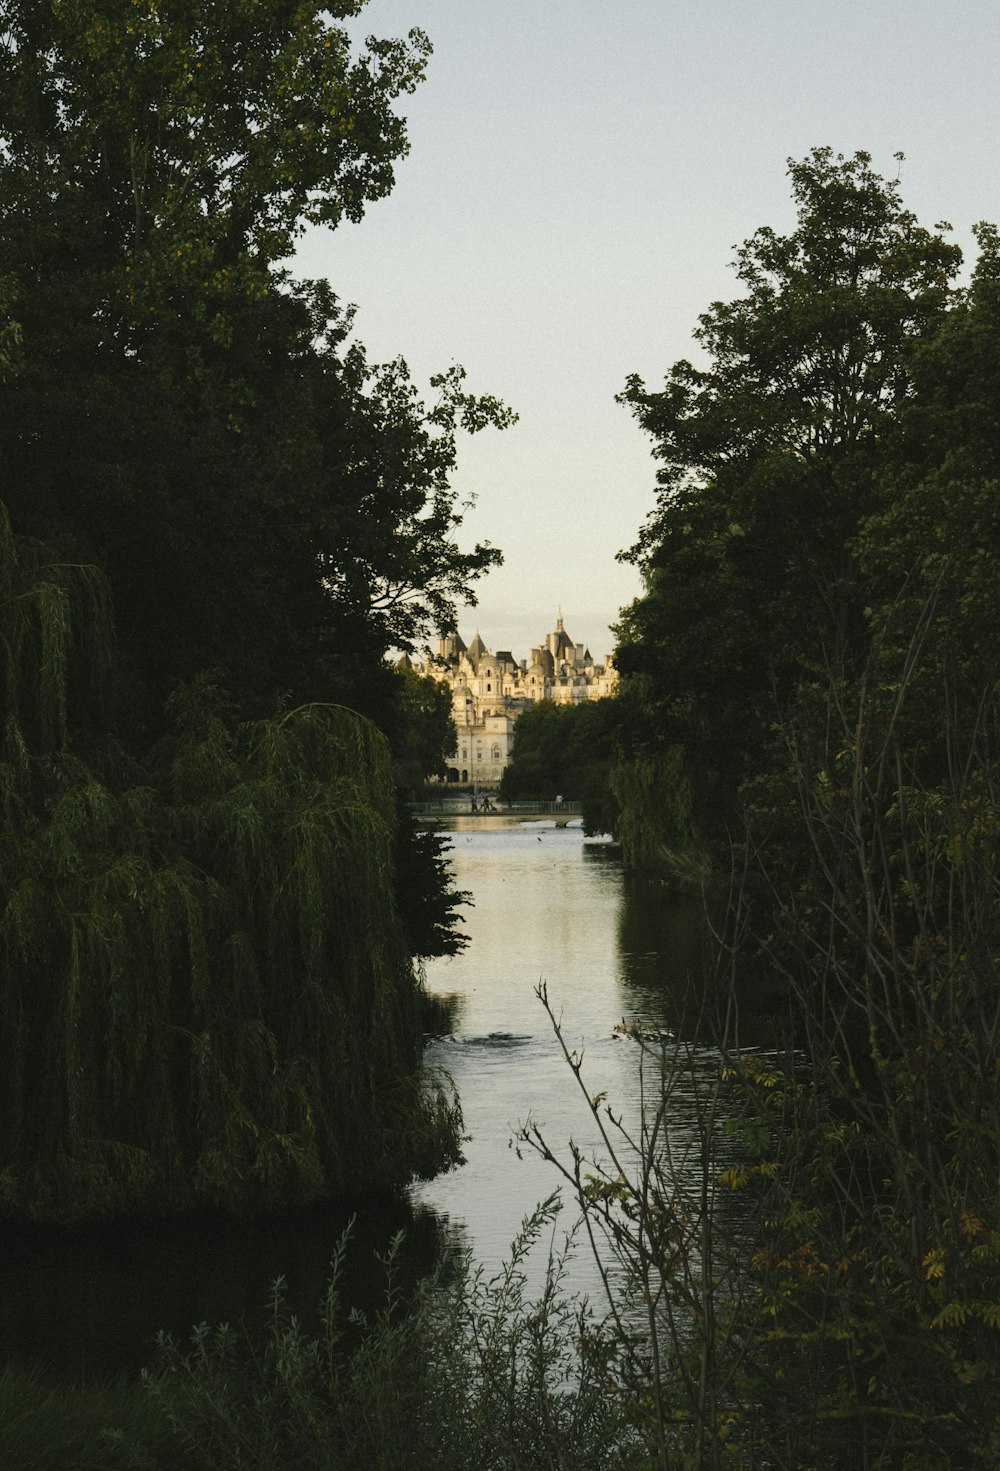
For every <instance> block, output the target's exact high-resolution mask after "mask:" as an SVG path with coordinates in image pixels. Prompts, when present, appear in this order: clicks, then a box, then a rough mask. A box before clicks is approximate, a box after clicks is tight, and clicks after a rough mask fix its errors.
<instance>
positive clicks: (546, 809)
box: [410, 796, 582, 827]
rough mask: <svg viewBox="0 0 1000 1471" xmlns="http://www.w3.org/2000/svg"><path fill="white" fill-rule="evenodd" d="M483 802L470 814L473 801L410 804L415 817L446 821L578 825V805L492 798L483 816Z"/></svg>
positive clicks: (447, 799) (451, 799)
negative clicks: (547, 821)
mask: <svg viewBox="0 0 1000 1471" xmlns="http://www.w3.org/2000/svg"><path fill="white" fill-rule="evenodd" d="M482 800H483V799H482V798H481V797H479V798H477V800H476V810H475V812H473V810H472V798H471V797H470V796H463V797H442V798H441V799H440V800H439V801H436V802H411V803H410V810H411V812H413V813H414V814H415V816H417V817H448V818H479V817H487V818H493V819H497V818H499V819H501V820H505V821H510V822H524V821H525V819H527V820H528V821H530V820H531V819H532V818H533V817H535V818H541V819H545V818H552V819H553V820H554V822H555V824H556V827H566V826H567V824H569V823H570V822H579V821H580V813H581V810H582V808H581V804H580V803H579V802H565V801H564V802H497V801H494V800H493V799H492V798H491V799H490V805H489V807H488V808H487V809H486V811H485V812H484V811H483V809H482V807H481V805H480V804H481V803H482Z"/></svg>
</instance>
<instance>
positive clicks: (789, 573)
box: [617, 148, 961, 833]
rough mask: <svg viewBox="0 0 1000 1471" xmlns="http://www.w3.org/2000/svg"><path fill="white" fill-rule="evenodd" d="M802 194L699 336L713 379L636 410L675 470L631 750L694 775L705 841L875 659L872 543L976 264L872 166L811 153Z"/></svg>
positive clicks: (635, 662)
mask: <svg viewBox="0 0 1000 1471" xmlns="http://www.w3.org/2000/svg"><path fill="white" fill-rule="evenodd" d="M789 177H790V180H791V187H792V197H793V201H794V204H795V209H796V228H795V229H794V231H792V233H791V234H789V235H780V234H778V233H776V232H775V231H774V230H772V229H769V228H763V229H760V230H758V231H757V232H756V234H754V235H753V236H752V237H751V238H750V239H749V240H748V241H747V242H746V243H745V244H744V245H743V246H742V248H741V249H740V250H739V251H738V253H737V258H736V263H735V271H736V278H737V280H738V281H739V283H740V285H741V286H742V288H743V291H742V294H741V295H740V296H738V297H737V298H735V299H734V300H732V301H730V302H716V303H714V304H713V305H712V307H711V308H710V309H709V310H708V311H707V312H706V313H705V314H704V315H703V316H702V317H701V318H700V324H699V327H698V329H697V331H696V333H695V337H696V339H697V340H698V342H699V343H700V345H701V347H702V348H703V350H704V352H705V355H706V357H707V365H706V366H705V367H700V368H698V367H694V366H693V365H692V364H691V363H689V362H681V363H677V364H675V366H674V367H673V369H672V370H671V372H670V373H669V375H668V377H667V380H666V384H665V386H664V387H663V388H662V389H660V390H655V391H653V390H647V388H646V387H645V385H644V384H643V383H642V382H641V381H640V380H639V379H638V378H634V377H633V378H631V379H630V380H629V381H628V383H627V385H626V388H625V391H624V393H623V394H622V401H623V402H625V403H626V404H628V405H629V407H631V409H632V411H633V413H634V414H635V416H636V418H637V420H638V422H639V423H640V425H641V427H642V428H643V429H644V430H645V431H646V432H647V433H648V434H649V435H650V436H651V437H652V440H653V446H654V451H653V452H654V455H655V456H656V458H657V460H658V462H659V469H658V472H657V482H658V490H657V506H656V510H655V511H654V512H653V515H652V516H651V517H650V519H649V521H648V523H647V525H646V527H645V528H644V529H643V531H642V533H641V534H640V537H639V540H638V542H637V543H636V545H635V546H634V547H633V548H632V550H631V552H630V553H628V555H629V556H630V557H631V558H632V559H633V560H634V561H636V562H637V564H638V565H639V566H640V568H641V569H642V572H643V575H644V579H645V584H646V591H645V593H644V595H643V596H642V597H641V598H640V599H638V600H637V601H636V602H635V603H634V604H633V605H632V606H631V607H630V608H628V609H626V610H625V612H624V615H623V620H622V624H621V627H620V630H619V633H620V644H619V650H618V654H617V663H618V666H619V669H620V670H621V671H622V673H623V675H624V676H625V683H626V688H625V690H624V692H623V693H624V705H623V710H627V711H628V712H629V719H628V720H627V722H626V724H625V726H624V729H625V731H626V733H627V739H628V740H629V741H630V742H631V744H632V748H633V750H634V753H635V755H636V757H637V758H640V759H645V758H646V757H648V756H649V755H650V754H655V753H656V752H657V751H661V752H662V751H666V750H668V749H670V748H673V749H674V750H675V752H676V753H677V755H676V757H675V758H672V759H680V753H684V760H683V762H682V764H683V765H684V766H685V769H686V772H687V775H686V780H687V782H688V784H689V786H690V791H691V800H692V802H693V804H694V806H693V808H692V810H691V814H689V816H691V817H692V818H693V820H694V821H695V824H696V826H700V828H701V829H702V830H703V831H705V832H706V833H707V832H709V831H711V830H713V828H714V829H715V830H718V828H719V825H720V824H722V825H724V824H725V823H726V821H727V820H728V814H729V813H730V812H731V811H732V807H733V803H734V801H735V800H736V796H737V793H738V791H739V788H740V783H741V782H742V781H743V780H744V779H745V778H747V777H748V776H749V775H751V774H753V773H755V771H756V770H757V768H758V766H759V764H760V762H761V761H762V760H764V759H765V756H764V752H765V748H766V747H767V745H768V743H769V741H770V739H771V736H770V732H771V728H772V725H773V719H774V712H775V711H776V710H777V709H780V708H783V707H786V706H787V705H788V703H789V702H790V701H791V700H792V699H793V698H794V696H795V692H796V691H797V690H799V689H800V688H801V687H802V685H803V684H805V683H808V682H809V681H810V680H812V679H814V678H816V677H817V675H823V672H824V670H825V669H836V670H838V671H840V672H842V673H843V672H846V671H848V670H849V669H856V668H857V667H858V664H859V661H860V662H863V661H864V658H865V657H866V650H867V634H866V624H865V607H866V604H867V597H866V594H865V590H864V588H863V585H862V580H861V578H860V576H859V571H858V565H857V551H856V545H855V543H856V537H857V535H858V532H859V528H860V526H861V525H862V523H863V522H864V520H865V519H866V518H867V517H868V516H870V515H872V514H874V513H875V512H876V511H877V510H878V509H879V507H880V505H881V503H882V502H881V494H882V490H881V488H882V486H883V484H884V481H885V475H886V473H887V469H888V466H889V465H890V464H891V463H892V455H893V447H894V444H895V442H896V438H897V435H898V431H899V426H900V421H901V416H902V415H903V413H904V411H905V410H906V408H907V405H908V404H909V402H910V400H911V398H912V395H913V393H914V391H915V379H916V374H917V371H918V367H917V364H918V361H919V358H918V353H919V350H920V348H921V346H922V345H925V344H927V343H929V342H930V341H931V340H932V339H933V338H934V337H935V334H936V333H937V332H938V331H939V330H940V329H941V328H942V327H943V324H944V323H945V321H946V319H947V317H948V313H949V309H950V307H951V306H952V305H953V303H954V301H955V293H954V287H953V284H952V283H953V279H954V277H955V274H956V272H957V270H958V266H959V263H960V258H961V257H960V252H959V250H958V248H957V247H956V246H955V245H953V244H951V243H949V241H948V240H947V239H946V236H945V231H946V228H947V227H945V226H941V227H938V228H935V229H934V230H927V229H925V228H924V227H922V226H920V225H919V224H918V222H917V221H916V219H915V218H914V216H913V215H912V214H911V213H910V212H909V211H908V210H906V209H905V208H904V206H903V204H902V200H901V196H900V191H899V185H898V183H897V182H895V181H887V180H885V179H883V178H881V177H880V176H879V175H878V174H876V173H875V172H874V171H873V169H872V167H871V160H870V157H869V155H868V154H865V153H857V154H855V155H854V156H853V157H850V158H844V157H842V156H840V155H834V153H833V152H832V151H831V150H830V149H827V148H823V149H816V150H814V151H813V152H812V153H811V154H810V155H809V156H808V157H807V158H805V159H803V160H801V161H794V160H793V161H791V162H790V164H789ZM682 826H683V824H682Z"/></svg>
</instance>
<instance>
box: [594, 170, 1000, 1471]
mask: <svg viewBox="0 0 1000 1471" xmlns="http://www.w3.org/2000/svg"><path fill="white" fill-rule="evenodd" d="M790 176H791V180H792V190H793V197H794V200H795V204H796V209H797V224H796V228H795V230H794V232H793V233H791V234H790V235H788V236H779V235H777V234H775V233H774V232H773V231H771V230H760V231H758V232H757V234H756V235H754V236H753V238H752V239H751V240H750V241H748V242H747V244H746V245H745V246H744V248H743V249H742V251H741V252H740V253H739V255H738V258H737V275H738V278H739V280H740V281H741V283H742V285H743V287H744V294H743V295H742V296H741V297H740V298H739V299H737V300H735V301H733V302H730V303H716V304H715V305H714V306H713V307H712V308H711V309H710V311H709V312H708V313H706V315H705V316H704V317H702V319H701V328H700V330H699V332H698V334H697V335H698V337H699V340H700V342H701V344H702V346H703V347H704V349H705V350H706V354H707V358H708V365H707V366H706V367H704V368H699V369H696V368H694V367H692V366H691V365H690V364H686V363H682V364H678V365H677V366H675V368H674V369H673V370H672V372H671V374H670V375H669V377H668V379H667V384H666V387H665V388H664V389H663V390H662V391H660V392H648V391H647V390H646V388H645V387H644V385H643V384H641V383H640V382H639V381H638V380H632V381H631V382H630V383H629V385H628V387H627V390H626V393H625V395H624V397H625V399H626V401H627V402H629V403H630V404H631V406H632V408H633V410H634V411H635V413H636V415H637V417H638V419H639V421H640V423H641V424H642V425H643V427H644V428H645V429H646V430H647V431H648V432H649V433H650V434H651V435H652V436H653V439H654V444H655V452H656V454H657V457H658V458H659V460H660V461H661V470H660V475H659V480H660V491H659V498H658V506H657V510H656V511H655V513H654V515H653V517H652V518H651V520H650V522H649V524H648V525H647V527H646V528H645V530H644V532H643V533H642V536H641V538H640V541H639V543H638V545H637V546H636V548H635V549H634V550H633V553H632V555H633V556H634V557H635V558H636V560H637V561H638V562H639V564H640V565H641V566H642V568H643V572H644V576H645V592H644V595H643V596H642V597H641V598H640V599H639V600H638V601H637V602H636V603H635V604H634V605H633V606H632V607H631V608H630V609H628V610H626V613H625V616H624V620H623V624H622V629H621V632H622V644H621V647H620V650H619V655H618V664H619V668H620V670H621V672H622V676H623V678H622V686H623V687H622V693H621V697H620V699H619V701H618V702H617V709H618V712H619V726H618V733H617V740H618V760H617V764H616V766H615V768H614V769H613V771H612V775H611V784H612V787H613V789H614V791H615V794H616V796H617V799H618V801H619V804H620V815H619V818H618V826H619V833H620V836H621V839H622V844H623V848H624V850H625V852H626V855H627V857H628V859H629V860H630V861H631V862H632V863H633V864H635V865H637V866H644V867H646V868H647V869H648V870H651V871H653V872H658V873H660V874H661V875H667V876H668V877H673V878H677V877H678V876H684V875H686V876H687V877H689V878H691V877H694V878H697V879H698V881H699V882H702V883H707V884H708V886H709V892H710V893H711V892H712V891H713V889H714V892H715V893H716V894H717V895H718V894H720V893H725V895H726V900H727V902H726V904H725V906H724V908H723V906H721V905H718V904H717V905H716V916H715V917H716V920H717V923H718V925H719V933H720V936H721V939H722V952H721V955H722V960H723V965H722V968H721V970H720V977H721V976H722V974H723V972H724V973H725V975H729V974H731V973H733V972H734V971H735V972H742V973H743V975H744V978H745V977H746V975H747V974H748V973H752V971H753V970H754V969H756V971H757V972H758V973H759V972H761V971H762V970H765V971H766V973H767V975H768V978H769V984H770V985H771V986H773V983H774V979H775V977H780V978H781V980H782V982H783V986H784V995H785V998H786V1001H787V1022H788V1033H787V1035H788V1036H789V1038H790V1039H791V1040H793V1041H794V1043H795V1044H796V1045H797V1046H798V1047H799V1048H800V1049H801V1050H800V1051H799V1052H798V1053H797V1054H795V1055H794V1056H793V1058H792V1059H791V1060H790V1062H789V1064H788V1065H787V1066H786V1067H784V1068H775V1067H770V1068H768V1067H762V1066H761V1064H760V1061H759V1059H753V1058H743V1057H735V1058H734V1059H733V1062H732V1067H731V1069H730V1076H731V1078H733V1079H735V1080H737V1081H738V1083H739V1086H740V1087H741V1088H742V1089H743V1090H744V1099H745V1110H746V1113H745V1122H744V1125H743V1126H742V1127H743V1128H744V1131H745V1140H746V1144H747V1148H748V1150H749V1156H750V1158H749V1161H748V1164H747V1166H746V1167H745V1168H744V1169H742V1170H740V1171H737V1172H735V1173H734V1174H733V1175H732V1177H731V1178H730V1179H729V1181H728V1184H729V1186H730V1187H731V1188H732V1189H735V1190H746V1191H751V1192H753V1193H754V1194H755V1195H756V1196H758V1197H759V1198H760V1199H761V1200H762V1202H763V1204H762V1207H761V1216H760V1234H759V1237H758V1240H757V1249H756V1251H755V1253H754V1255H753V1258H752V1263H751V1266H752V1272H751V1275H750V1277H749V1279H747V1278H746V1277H744V1279H743V1281H742V1283H741V1284H740V1288H739V1296H738V1299H737V1298H732V1299H730V1301H729V1303H728V1304H727V1305H725V1312H726V1315H727V1317H726V1322H727V1328H726V1332H727V1334H729V1333H732V1334H734V1335H735V1339H734V1340H730V1341H731V1342H733V1352H734V1353H736V1354H738V1359H739V1363H742V1365H743V1366H744V1367H745V1368H746V1369H747V1371H748V1374H749V1377H748V1378H747V1379H746V1380H745V1381H744V1382H743V1388H742V1389H741V1390H739V1391H738V1393H739V1394H740V1395H742V1397H743V1398H742V1404H740V1405H731V1406H730V1409H729V1411H728V1412H727V1413H729V1414H730V1415H731V1416H732V1420H731V1424H732V1426H733V1427H734V1428H733V1429H731V1430H729V1431H726V1432H725V1435H724V1434H723V1429H724V1419H725V1416H724V1412H723V1409H722V1408H721V1407H720V1408H719V1409H718V1412H717V1413H716V1414H715V1418H714V1419H713V1420H712V1421H711V1423H709V1422H708V1421H706V1422H705V1424H704V1425H703V1427H702V1429H703V1432H704V1435H705V1444H706V1446H710V1447H711V1455H712V1457H713V1458H714V1459H711V1460H710V1461H707V1462H706V1464H712V1465H716V1464H724V1463H725V1462H726V1458H727V1456H733V1457H735V1458H736V1463H737V1464H741V1463H742V1464H747V1465H755V1464H758V1460H757V1459H755V1457H760V1461H759V1463H760V1464H787V1465H810V1466H830V1467H834V1466H836V1467H839V1466H847V1465H852V1466H854V1465H864V1466H873V1467H874V1466H899V1467H906V1468H912V1471H916V1468H920V1471H924V1468H928V1471H929V1468H935V1471H936V1468H938V1467H944V1466H952V1465H969V1466H973V1465H980V1464H981V1465H984V1466H986V1465H995V1464H996V1459H997V1455H998V1450H1000V1424H998V1422H997V1416H996V1402H997V1401H996V1390H997V1383H998V1375H1000V1354H998V1343H1000V1340H998V1339H997V1325H998V1324H1000V1273H998V1263H1000V1250H998V1243H1000V1196H998V1193H997V1181H998V1179H1000V1119H998V1117H997V1113H996V1105H995V1081H996V1076H997V1068H998V1066H1000V1055H998V1046H997V1039H998V1020H997V1018H998V1005H1000V991H998V984H997V974H996V956H997V953H998V947H1000V931H998V924H997V916H998V914H1000V875H998V873H997V867H996V854H997V834H998V832H1000V822H998V810H1000V809H998V805H997V801H998V799H997V790H996V787H997V766H996V751H997V733H998V732H997V718H998V703H997V689H998V676H1000V662H998V655H997V647H996V641H995V639H994V637H993V635H992V620H991V617H990V614H991V610H992V609H993V608H994V607H995V604H996V596H997V566H998V557H1000V537H998V528H1000V522H998V520H997V511H996V507H997V486H998V483H1000V460H998V450H1000V441H998V438H997V423H998V413H997V406H998V404H1000V356H998V352H997V342H998V340H1000V339H998V327H1000V316H998V312H1000V250H998V241H997V234H996V231H995V229H994V228H993V227H991V226H985V225H983V226H979V227H978V230H977V236H978V242H979V247H980V257H979V260H978V263H977V265H976V267H975V270H974V272H973V274H972V277H971V280H970V282H969V284H968V285H967V286H965V287H962V288H959V287H957V286H955V285H954V284H953V282H954V278H955V275H956V272H957V269H958V265H959V255H958V252H957V250H956V248H955V247H954V246H953V245H950V244H949V243H948V242H947V240H946V239H945V233H944V232H945V231H946V229H947V227H946V226H943V225H942V226H938V227H936V228H935V230H934V231H927V230H925V229H923V228H922V227H920V226H919V225H918V224H917V222H916V220H915V219H914V218H913V216H912V215H911V214H910V213H909V212H908V211H906V210H905V209H904V207H903V205H902V202H901V199H900V193H899V186H898V183H896V182H889V181H886V180H884V179H882V178H880V177H879V176H878V175H877V174H875V173H874V172H873V170H872V168H871V165H870V160H869V158H868V156H867V155H865V154H857V155H855V156H854V157H853V158H849V159H844V158H842V157H839V156H835V155H833V154H832V153H831V152H830V151H829V150H826V149H822V150H817V151H815V152H814V153H813V154H811V155H810V156H809V157H808V158H807V159H805V160H804V161H802V162H798V163H793V164H792V165H791V166H790ZM723 884H724V885H725V888H723V887H722V886H723ZM723 990H725V987H723ZM780 1024H781V1023H780V1019H778V1018H776V1022H775V1025H776V1027H778V1026H780ZM717 1306H718V1305H717ZM717 1327H718V1321H716V1328H717ZM715 1342H716V1349H717V1348H718V1342H719V1341H718V1339H716V1340H715ZM736 1345H738V1347H737V1346H736ZM707 1351H708V1350H707V1349H706V1352H707ZM712 1351H713V1352H715V1351H716V1350H715V1349H713V1350H712ZM739 1363H738V1361H737V1359H736V1358H734V1359H733V1361H732V1374H733V1376H734V1377H733V1378H732V1381H731V1382H732V1384H733V1385H734V1387H735V1386H737V1385H738V1384H739V1383H740V1372H741V1371H740V1369H739ZM724 1372H725V1371H724V1368H723V1367H718V1366H717V1367H716V1368H715V1369H713V1374H716V1375H718V1374H723V1373H724ZM737 1426H738V1427H741V1428H740V1430H739V1432H737V1430H736V1428H735V1427H737ZM738 1433H739V1434H741V1435H742V1437H743V1440H742V1444H741V1445H740V1447H739V1449H738V1450H737V1449H736V1448H735V1446H727V1445H725V1444H723V1442H724V1440H725V1438H726V1435H728V1436H730V1437H731V1438H732V1437H734V1436H736V1435H737V1434H738ZM774 1458H777V1459H776V1460H775V1459H774Z"/></svg>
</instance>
